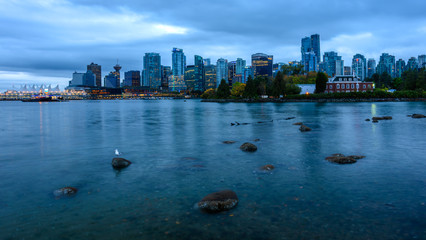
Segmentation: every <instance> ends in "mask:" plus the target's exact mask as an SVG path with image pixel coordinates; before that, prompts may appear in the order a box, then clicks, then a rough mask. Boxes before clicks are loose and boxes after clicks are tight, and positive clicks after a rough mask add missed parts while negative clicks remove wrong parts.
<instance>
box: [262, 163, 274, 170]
mask: <svg viewBox="0 0 426 240" xmlns="http://www.w3.org/2000/svg"><path fill="white" fill-rule="evenodd" d="M274 168H275V167H274V165H271V164H266V165H265V166H262V167H261V168H260V169H261V170H265V171H270V170H273V169H274Z"/></svg>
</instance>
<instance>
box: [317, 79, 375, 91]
mask: <svg viewBox="0 0 426 240" xmlns="http://www.w3.org/2000/svg"><path fill="white" fill-rule="evenodd" d="M373 89H374V85H373V83H372V82H363V81H361V79H360V78H359V77H357V76H335V77H333V78H330V79H329V80H328V82H327V85H326V88H325V93H335V92H371V91H373Z"/></svg>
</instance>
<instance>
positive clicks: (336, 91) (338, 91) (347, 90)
mask: <svg viewBox="0 0 426 240" xmlns="http://www.w3.org/2000/svg"><path fill="white" fill-rule="evenodd" d="M324 92H325V93H333V91H331V90H330V91H327V90H326V91H324ZM336 92H345V91H343V90H342V91H340V90H337V91H336ZM346 92H350V90H346ZM362 92H367V91H366V90H362Z"/></svg>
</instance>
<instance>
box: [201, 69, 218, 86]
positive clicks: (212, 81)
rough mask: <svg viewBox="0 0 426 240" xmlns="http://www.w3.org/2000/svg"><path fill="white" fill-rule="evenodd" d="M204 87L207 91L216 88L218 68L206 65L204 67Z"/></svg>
mask: <svg viewBox="0 0 426 240" xmlns="http://www.w3.org/2000/svg"><path fill="white" fill-rule="evenodd" d="M204 86H205V89H206V90H207V89H210V88H213V89H214V88H216V86H217V83H216V66H215V65H211V64H210V65H206V66H204Z"/></svg>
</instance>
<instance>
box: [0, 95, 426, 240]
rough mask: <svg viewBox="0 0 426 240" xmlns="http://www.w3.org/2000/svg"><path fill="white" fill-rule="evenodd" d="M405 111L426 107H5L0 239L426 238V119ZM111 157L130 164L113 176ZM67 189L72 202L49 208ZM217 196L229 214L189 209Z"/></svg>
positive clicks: (172, 103)
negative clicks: (228, 197)
mask: <svg viewBox="0 0 426 240" xmlns="http://www.w3.org/2000/svg"><path fill="white" fill-rule="evenodd" d="M412 113H422V114H426V103H326V104H324V103H323V104H319V103H284V104H274V103H263V104H260V103H259V104H244V103H227V104H218V103H201V102H199V101H197V100H190V101H187V102H184V101H183V100H164V101H72V102H63V103H54V102H53V103H42V104H40V103H22V102H0V123H1V124H0V146H1V151H0V239H426V206H425V204H426V157H425V156H426V135H425V133H426V131H425V129H426V119H412V118H409V117H407V116H406V115H407V114H412ZM383 115H391V116H393V120H390V121H380V122H379V123H372V122H365V121H364V119H366V118H371V117H372V116H383ZM287 117H296V118H295V119H292V120H284V119H285V118H287ZM270 120H273V122H270ZM234 121H238V122H240V123H244V122H246V123H251V124H249V125H244V126H241V125H240V126H231V125H230V123H231V122H234ZM259 121H269V122H265V123H257V122H259ZM299 121H300V122H304V123H305V124H306V125H307V126H309V127H311V128H312V129H313V131H311V132H305V133H301V132H300V131H299V130H298V126H293V125H292V124H293V123H294V122H299ZM257 138H259V139H260V141H259V142H254V143H255V144H256V145H257V146H258V151H257V152H255V153H245V152H242V151H241V150H239V146H240V145H241V144H242V143H244V142H250V141H251V142H252V141H253V140H254V139H257ZM224 140H234V141H237V143H235V144H232V145H226V144H223V143H222V141H224ZM116 148H118V149H119V150H120V151H121V152H123V157H125V158H127V159H129V160H131V161H133V163H134V164H132V165H131V166H130V167H129V168H127V169H125V170H123V171H121V172H117V171H115V170H113V169H112V167H111V160H112V158H113V157H114V149H116ZM333 153H343V154H347V155H350V154H358V155H365V156H366V158H364V159H361V160H359V161H358V162H357V163H355V164H352V165H337V164H333V163H330V162H327V161H326V160H324V158H325V157H327V156H328V155H330V154H333ZM265 164H273V165H275V166H276V169H275V170H274V171H273V172H272V174H269V173H264V172H261V171H259V170H258V169H259V167H261V166H262V165H265ZM64 186H75V187H78V188H79V192H78V194H77V195H76V196H75V197H72V198H68V199H59V200H56V199H54V197H53V195H52V192H53V190H55V189H57V188H60V187H64ZM223 189H232V190H234V191H235V192H236V193H237V195H238V197H239V199H240V202H239V205H238V206H237V207H236V208H235V209H233V210H231V211H228V212H223V213H219V214H214V215H209V214H205V213H202V212H200V211H199V210H198V209H196V208H195V207H194V204H196V203H197V201H199V200H200V199H201V198H203V197H204V196H205V195H206V194H208V193H211V192H214V191H218V190H223Z"/></svg>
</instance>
